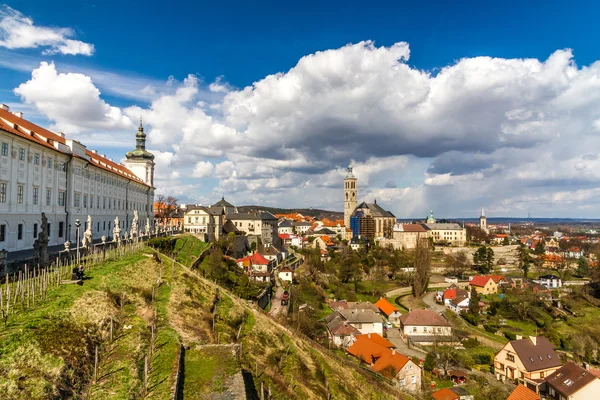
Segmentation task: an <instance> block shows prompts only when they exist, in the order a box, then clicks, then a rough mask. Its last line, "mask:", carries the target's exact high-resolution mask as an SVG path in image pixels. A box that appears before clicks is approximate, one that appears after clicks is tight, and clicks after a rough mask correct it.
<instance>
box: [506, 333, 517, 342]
mask: <svg viewBox="0 0 600 400" xmlns="http://www.w3.org/2000/svg"><path fill="white" fill-rule="evenodd" d="M503 333H504V336H506V338H507V339H508V340H516V339H517V335H516V334H514V333H512V332H503Z"/></svg>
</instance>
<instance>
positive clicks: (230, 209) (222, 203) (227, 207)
mask: <svg viewBox="0 0 600 400" xmlns="http://www.w3.org/2000/svg"><path fill="white" fill-rule="evenodd" d="M211 207H221V208H222V209H223V211H224V212H225V215H231V214H235V213H237V212H238V210H237V208H236V206H234V205H233V204H231V203H230V202H228V201H227V200H225V197H221V200H219V201H217V202H216V203H215V204H213V205H212V206H211Z"/></svg>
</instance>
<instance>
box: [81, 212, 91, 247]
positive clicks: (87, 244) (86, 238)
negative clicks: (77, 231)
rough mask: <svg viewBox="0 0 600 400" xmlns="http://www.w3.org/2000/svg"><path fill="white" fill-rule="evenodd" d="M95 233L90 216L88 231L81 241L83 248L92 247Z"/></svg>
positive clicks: (89, 216) (88, 218) (84, 233)
mask: <svg viewBox="0 0 600 400" xmlns="http://www.w3.org/2000/svg"><path fill="white" fill-rule="evenodd" d="M93 235H94V234H93V232H92V216H91V215H88V217H87V229H86V230H85V232H83V239H82V240H81V246H83V247H86V248H87V247H90V246H91V245H92V242H93V240H94V239H93Z"/></svg>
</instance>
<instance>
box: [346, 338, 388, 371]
mask: <svg viewBox="0 0 600 400" xmlns="http://www.w3.org/2000/svg"><path fill="white" fill-rule="evenodd" d="M382 339H383V338H382ZM386 350H388V348H387V347H384V346H382V345H380V344H378V343H375V342H374V341H373V340H371V339H369V338H368V337H367V335H360V337H359V336H357V337H356V340H355V341H354V343H352V346H350V347H348V348H347V349H346V351H347V352H348V353H350V354H352V355H353V356H354V357H357V358H360V359H361V360H363V361H364V362H366V363H367V364H371V363H372V362H373V361H374V359H376V358H379V357H381V356H382V355H383V353H384V352H385V351H386Z"/></svg>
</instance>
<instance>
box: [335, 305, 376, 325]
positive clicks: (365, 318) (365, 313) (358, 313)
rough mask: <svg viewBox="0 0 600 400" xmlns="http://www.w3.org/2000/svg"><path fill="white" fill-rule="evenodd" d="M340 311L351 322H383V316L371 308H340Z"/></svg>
mask: <svg viewBox="0 0 600 400" xmlns="http://www.w3.org/2000/svg"><path fill="white" fill-rule="evenodd" d="M339 313H340V314H341V315H342V316H343V317H344V318H346V320H347V321H348V322H349V323H369V324H371V323H378V322H379V323H382V322H383V321H382V320H381V317H380V316H379V315H377V313H375V312H373V311H371V310H358V309H355V308H354V309H346V310H339Z"/></svg>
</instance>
